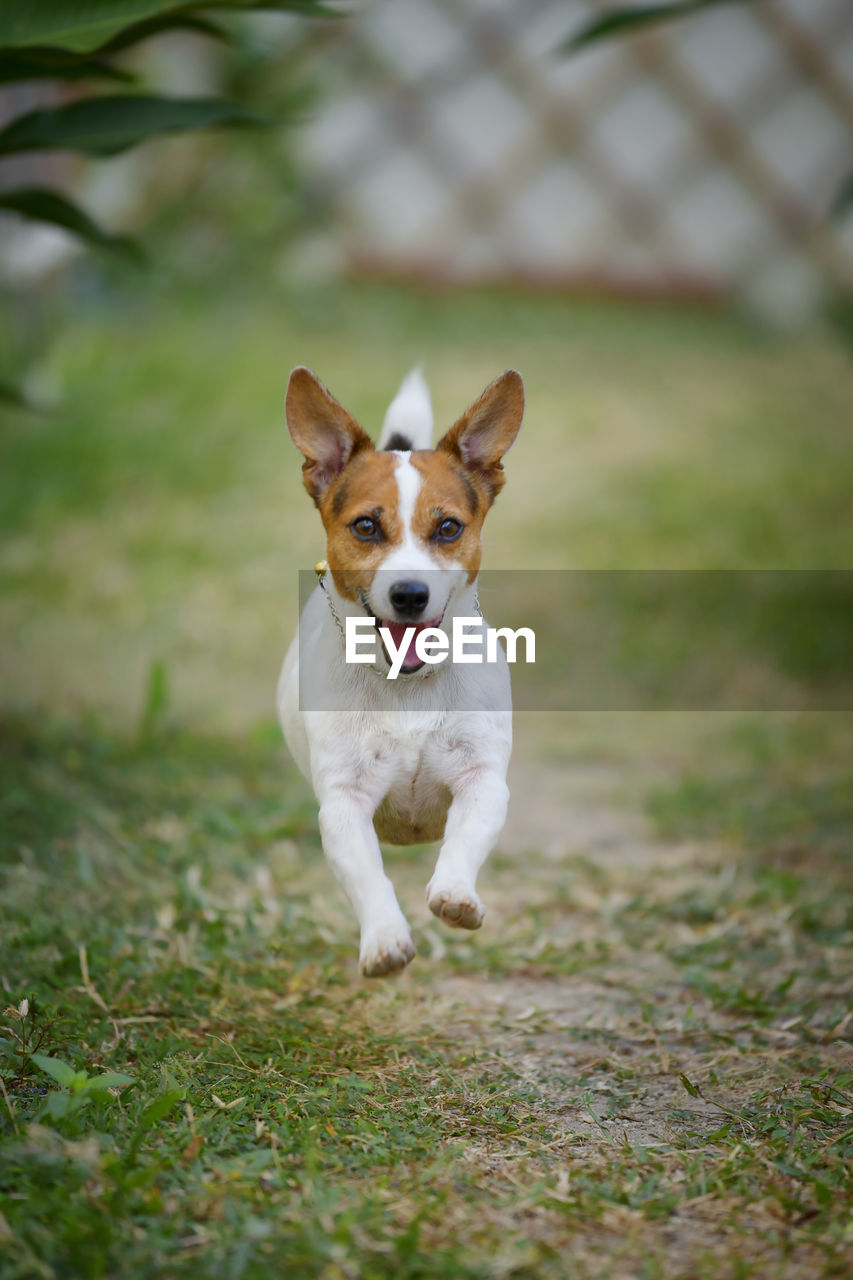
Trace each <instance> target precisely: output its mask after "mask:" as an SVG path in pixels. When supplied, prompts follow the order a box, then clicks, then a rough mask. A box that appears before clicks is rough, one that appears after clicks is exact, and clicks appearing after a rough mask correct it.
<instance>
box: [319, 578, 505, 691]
mask: <svg viewBox="0 0 853 1280" xmlns="http://www.w3.org/2000/svg"><path fill="white" fill-rule="evenodd" d="M314 572H315V573H316V575H317V582H318V584H319V586H320V589H321V590H322V592H323V594H324V595H325V597H326V604H327V605H328V606H329V613H331V615H332V620H333V621H334V624H335V626H336V627H337V628H338V631H339V632H340V633H341V639H342V640H343V641H344V643H346V631H345V629H344V624H343V622H341V617H340V614H339V613H338V611H337V609H336V608H335V602H334V600H333V599H332V596H331V593H330V591H329V588H328V587H327V586H326V581H325V579H326V574H327V573H328V572H329V562H328V560H318V561H317V563H316V564H315V565H314ZM359 600H360V602H361V606H362V608H363V609H364V610H365V613H366V614H367V616H368V617H370V611H369V608H368V604H367V600H366V597H365V595H364V592H363V591H360V592H359ZM474 608H475V610H476V612H477V616H478V617H479V618H482V616H483V611H482V609H481V608H480V600H479V597H478V595H477V592H476V590H475V592H474ZM367 670H368V671H369V672H370V673H371V675H374V676H378V677H379V679H380V680H385V679H387V677H386V675H385V672H384V671H380V670H379V669H378V667H374V666H373V665H372V664H371V665H370V666H369V667H368V668H367ZM437 671H438V666H432V667H430V669H429V671H424V673H423V675H422V676H421V677H420V678H421V680H429V678H430V676H434V675H435V674H436V672H437ZM412 675H414V672H412Z"/></svg>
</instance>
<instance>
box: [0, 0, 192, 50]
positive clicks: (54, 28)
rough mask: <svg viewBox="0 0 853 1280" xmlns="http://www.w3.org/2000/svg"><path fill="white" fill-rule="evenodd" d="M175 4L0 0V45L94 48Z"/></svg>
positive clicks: (157, 0) (158, 0)
mask: <svg viewBox="0 0 853 1280" xmlns="http://www.w3.org/2000/svg"><path fill="white" fill-rule="evenodd" d="M179 7H181V6H179V5H176V4H175V0H35V2H34V0H23V2H22V0H0V44H2V45H16V46H20V45H28V44H62V45H64V46H65V47H67V48H70V49H78V50H79V49H94V48H95V47H96V46H97V45H98V44H100V43H102V42H103V41H104V40H106V39H108V38H109V36H111V35H112V34H114V33H115V31H117V30H118V29H119V28H120V27H123V26H126V25H127V24H128V23H130V22H140V21H142V20H143V19H144V18H148V17H151V16H152V15H153V14H159V13H164V12H167V11H168V10H174V9H177V8H179Z"/></svg>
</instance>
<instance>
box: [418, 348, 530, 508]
mask: <svg viewBox="0 0 853 1280" xmlns="http://www.w3.org/2000/svg"><path fill="white" fill-rule="evenodd" d="M523 413H524V383H523V382H522V380H521V374H520V373H516V371H515V369H507V371H506V373H502V374H501V375H500V377H499V378H495V380H494V382H491V383H489V385H488V386H487V387H486V390H485V391H484V392H483V394H482V395H481V396H480V399H479V400H475V401H474V403H473V404H472V405H471V407H470V408H469V409H467V410H466V412H465V413H463V415H462V417H461V418H460V419H459V421H458V422H457V423H455V424H454V426H452V427H451V428H450V430H449V431H448V433H447V435H446V436H444V437H443V438H442V439H441V440H440V441H439V442H438V444H437V446H436V450H437V451H438V452H443V453H450V454H452V455H453V456H454V457H455V458H457V459H458V460H459V461H460V462H461V463H462V465H463V466H464V467H465V468H466V470H468V471H472V472H475V473H476V474H478V475H479V476H481V477H482V479H483V480H484V481H485V482H486V484H487V486H488V488H489V491H490V494H491V497H492V498H494V496H495V494H496V493H497V492H498V490H499V489H500V488H501V487H502V486H503V483H504V473H503V467H502V465H501V458H502V457H503V456H504V454H505V453H506V451H507V450H508V449H509V448H510V446H511V445H512V443H513V441H514V440H515V437H516V436H517V435H518V429H519V427H520V426H521V418H522V415H523Z"/></svg>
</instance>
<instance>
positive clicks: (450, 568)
mask: <svg viewBox="0 0 853 1280" xmlns="http://www.w3.org/2000/svg"><path fill="white" fill-rule="evenodd" d="M523 412H524V387H523V383H522V380H521V375H520V374H518V373H516V372H515V371H514V370H508V371H507V372H506V373H503V374H501V376H500V377H499V378H496V379H495V381H494V382H492V383H491V384H490V385H489V386H488V387H487V388H486V390H485V391H484V392H483V394H482V395H481V396H480V398H479V400H476V401H475V402H474V404H472V405H471V407H470V408H469V409H467V410H466V412H465V413H464V414H463V415H462V417H461V418H460V419H459V420H458V422H456V423H455V425H454V426H453V427H451V429H450V430H449V431H448V432H447V434H446V435H445V436H444V437H443V438H442V439H441V440H440V441H439V443H438V445H437V446H436V447H435V449H417V450H414V451H407V450H402V451H401V450H384V449H376V448H375V447H374V445H373V443H372V441H371V439H370V437H369V436H368V435H367V434H366V433H365V432H364V431H363V430H362V429H361V427H360V426H359V425H358V423H357V422H355V420H354V419H353V418H352V417H351V416H350V414H349V413H347V411H346V409H344V407H343V405H341V404H339V403H338V401H337V400H335V399H334V397H333V396H332V395H330V394H329V392H328V391H327V390H326V388H325V387H324V386H323V384H322V383H321V382H320V381H319V379H318V378H316V377H315V375H314V374H313V373H312V372H311V371H310V369H306V368H298V369H294V370H293V373H292V374H291V375H290V383H289V385H288V388H287V399H286V414H287V425H288V428H289V430H290V434H291V437H292V438H293V442H294V444H295V445H296V447H297V448H298V449H299V451H300V452H301V453H302V454H303V456H304V458H305V462H304V463H303V467H302V473H303V483H304V484H305V488H306V489H307V490H308V492H309V494H310V495H311V497H312V498H313V499H314V502H315V504H316V506H317V507H318V509H319V511H320V516H321V518H322V520H323V525H324V527H325V530H326V559H327V560H328V563H329V568H330V570H331V574H332V578H333V581H334V585H335V589H336V592H337V594H338V595H339V597H340V598H341V600H342V601H345V602H348V604H349V605H351V606H352V608H353V611H361V610H364V611H366V612H367V613H368V615H369V616H371V617H375V618H376V619H377V623H378V624H379V625H384V626H388V627H390V628H391V629H392V633H393V632H394V630H395V629H399V630H400V631H401V632H402V631H403V629H404V628H405V627H406V626H415V627H416V628H421V627H427V626H430V627H435V626H439V625H440V623H441V621H442V619H443V618H444V617H445V615H446V614H447V613H448V609H449V607H450V605H451V603H452V600H453V598H454V596H455V595H458V594H459V593H460V592H461V590H462V589H463V588H464V586H465V585H466V584H467V585H470V584H472V583H473V582H474V580H475V578H476V576H477V571H478V569H479V567H480V558H481V542H480V537H481V531H482V527H483V520H484V519H485V516H486V513H487V512H488V510H489V508H490V507H491V505H492V503H493V502H494V500H495V497H496V495H497V494H498V493H499V492H500V490H501V488H502V487H503V483H504V478H505V477H504V471H503V466H502V463H501V459H502V457H503V455H504V454H505V453H506V451H507V450H508V449H509V448H510V446H511V445H512V443H513V441H514V440H515V437H516V435H517V434H518V429H519V427H520V426H521V418H522V414H523ZM391 443H392V444H393V440H392V441H391ZM395 643H399V640H398V639H397V637H396V636H395ZM415 665H417V666H420V665H421V664H420V663H419V662H418V663H416V664H415V663H408V661H407V663H406V664H405V665H404V667H403V671H408V670H413V669H415Z"/></svg>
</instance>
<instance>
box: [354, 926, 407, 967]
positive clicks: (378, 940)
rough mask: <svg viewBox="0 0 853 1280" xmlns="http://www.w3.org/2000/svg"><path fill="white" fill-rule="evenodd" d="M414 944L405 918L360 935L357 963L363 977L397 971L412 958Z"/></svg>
mask: <svg viewBox="0 0 853 1280" xmlns="http://www.w3.org/2000/svg"><path fill="white" fill-rule="evenodd" d="M414 955H415V944H414V942H413V941H412V934H411V930H410V929H409V926H408V925H407V924H406V922H405V920H402V921H401V922H400V923H399V924H394V925H390V926H386V927H385V928H384V929H371V930H370V931H369V932H367V933H365V934H363V935H362V939H361V954H360V956H359V964H360V966H361V972H362V973H363V974H364V976H365V978H381V977H383V976H384V975H385V974H388V973H399V971H400V970H401V969H405V967H406V965H407V964H408V963H409V961H410V960H412V959H414Z"/></svg>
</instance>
